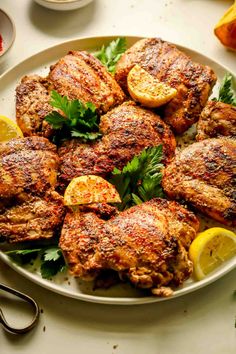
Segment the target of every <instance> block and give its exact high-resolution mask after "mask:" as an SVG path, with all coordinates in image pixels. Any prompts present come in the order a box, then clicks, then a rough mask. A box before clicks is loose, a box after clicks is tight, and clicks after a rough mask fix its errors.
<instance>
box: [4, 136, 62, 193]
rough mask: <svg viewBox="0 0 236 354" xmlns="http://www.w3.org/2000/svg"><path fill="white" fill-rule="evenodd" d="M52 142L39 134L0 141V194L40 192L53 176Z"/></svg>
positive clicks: (55, 159)
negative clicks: (4, 141) (38, 135)
mask: <svg viewBox="0 0 236 354" xmlns="http://www.w3.org/2000/svg"><path fill="white" fill-rule="evenodd" d="M58 165H59V158H58V156H57V154H56V146H55V145H53V144H51V143H50V142H49V141H48V140H47V139H45V138H41V137H37V136H35V137H28V138H21V139H12V140H10V141H9V142H6V143H1V144H0V198H10V197H14V196H16V195H18V194H19V193H22V192H28V193H34V194H36V195H42V194H44V193H45V191H46V190H47V189H49V188H51V187H54V186H55V184H56V180H57V169H58Z"/></svg>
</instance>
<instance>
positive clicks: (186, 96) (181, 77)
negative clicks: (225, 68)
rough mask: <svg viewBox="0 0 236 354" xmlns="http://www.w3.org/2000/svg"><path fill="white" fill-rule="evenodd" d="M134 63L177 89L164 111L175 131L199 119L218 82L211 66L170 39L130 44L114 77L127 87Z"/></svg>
mask: <svg viewBox="0 0 236 354" xmlns="http://www.w3.org/2000/svg"><path fill="white" fill-rule="evenodd" d="M135 64H139V65H140V66H141V67H142V68H143V69H145V70H147V71H148V72H149V73H150V74H152V75H153V76H154V77H156V78H157V79H159V80H160V81H163V82H166V83H168V84H169V85H170V86H172V87H174V88H176V89H177V90H178V94H177V96H176V97H175V98H174V99H172V100H171V101H170V102H169V103H168V104H167V105H166V106H165V108H164V111H163V114H164V119H165V121H166V122H167V123H168V124H170V125H171V126H172V127H173V129H174V130H175V132H176V133H182V132H184V131H185V130H187V129H188V128H189V127H190V126H191V125H192V124H193V123H195V122H196V121H197V120H198V118H199V115H200V113H201V110H202V109H203V107H204V106H205V104H206V102H207V99H208V97H209V95H210V93H211V89H212V87H213V86H214V84H215V82H216V75H215V74H214V72H213V70H212V69H211V68H210V67H208V66H204V65H200V64H198V63H195V62H193V61H192V60H191V59H190V57H188V56H187V55H186V54H184V53H183V52H181V51H180V50H178V49H177V48H176V47H175V46H174V45H172V44H170V43H168V42H164V41H163V40H161V39H159V38H145V39H142V40H140V41H138V42H136V43H135V44H134V45H133V46H132V47H131V48H129V49H128V50H127V51H126V52H125V53H124V54H123V55H122V57H121V59H120V60H119V62H118V64H117V69H116V74H115V78H116V80H117V82H118V83H119V84H120V85H121V87H122V88H123V89H124V90H126V91H127V75H128V73H129V71H130V69H131V68H132V67H133V66H134V65H135Z"/></svg>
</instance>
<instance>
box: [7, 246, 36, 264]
mask: <svg viewBox="0 0 236 354" xmlns="http://www.w3.org/2000/svg"><path fill="white" fill-rule="evenodd" d="M40 251H41V249H40V248H36V249H33V250H29V249H27V250H13V251H8V252H6V254H7V255H8V256H9V257H10V258H11V259H12V260H13V261H14V262H16V263H18V264H20V265H24V264H27V263H30V262H31V261H32V260H35V259H36V258H37V256H38V254H39V252H40Z"/></svg>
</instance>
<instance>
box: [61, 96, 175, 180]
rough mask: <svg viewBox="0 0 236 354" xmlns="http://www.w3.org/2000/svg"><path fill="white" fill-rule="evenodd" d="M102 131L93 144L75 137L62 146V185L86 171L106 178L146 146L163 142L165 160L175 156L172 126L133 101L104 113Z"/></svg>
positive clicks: (101, 124)
mask: <svg viewBox="0 0 236 354" xmlns="http://www.w3.org/2000/svg"><path fill="white" fill-rule="evenodd" d="M100 131H101V132H102V133H103V137H102V138H101V140H99V141H98V142H96V143H94V144H91V145H89V144H81V143H79V142H78V141H76V140H72V141H70V142H67V143H66V144H65V145H64V146H62V147H61V148H60V149H59V156H60V160H61V166H60V182H61V183H62V184H67V183H68V182H69V181H70V180H71V179H72V178H73V177H76V176H81V175H87V174H95V175H100V176H103V177H105V176H107V175H108V174H109V173H111V172H112V170H113V168H114V167H117V168H122V167H123V166H124V165H125V164H126V163H127V162H128V161H130V160H131V159H132V158H133V156H134V155H136V154H139V153H140V152H141V151H142V150H143V149H144V148H145V147H149V146H156V145H159V144H163V151H164V156H165V160H166V161H167V160H169V159H170V158H171V157H172V156H173V155H174V151H175V147H176V142H175V138H174V135H173V133H172V132H171V130H170V128H169V127H168V126H167V125H166V124H165V123H164V122H163V121H162V120H161V119H160V117H159V116H158V115H156V114H155V113H153V112H152V111H149V110H146V109H143V108H141V107H138V106H136V105H135V103H133V102H126V103H123V104H122V105H121V106H118V107H116V108H114V109H113V110H112V111H110V112H108V113H107V114H106V115H104V116H102V117H101V122H100Z"/></svg>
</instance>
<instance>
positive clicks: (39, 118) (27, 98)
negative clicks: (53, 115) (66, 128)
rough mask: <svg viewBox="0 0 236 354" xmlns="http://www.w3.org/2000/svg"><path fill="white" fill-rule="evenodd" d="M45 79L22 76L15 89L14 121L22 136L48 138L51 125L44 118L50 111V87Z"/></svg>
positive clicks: (35, 76)
mask: <svg viewBox="0 0 236 354" xmlns="http://www.w3.org/2000/svg"><path fill="white" fill-rule="evenodd" d="M51 85H52V84H51V83H50V81H49V80H47V79H46V78H42V77H40V76H38V75H29V76H24V77H23V78H22V79H21V82H20V83H19V85H18V86H17V88H16V121H17V124H18V125H19V127H20V128H21V130H22V132H23V133H24V136H31V135H41V136H44V137H50V136H51V135H52V133H53V129H52V128H51V125H50V124H48V123H47V122H46V121H45V120H44V118H45V116H46V115H47V114H49V113H50V112H51V111H52V109H53V108H52V106H51V105H50V104H49V101H50V86H51Z"/></svg>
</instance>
